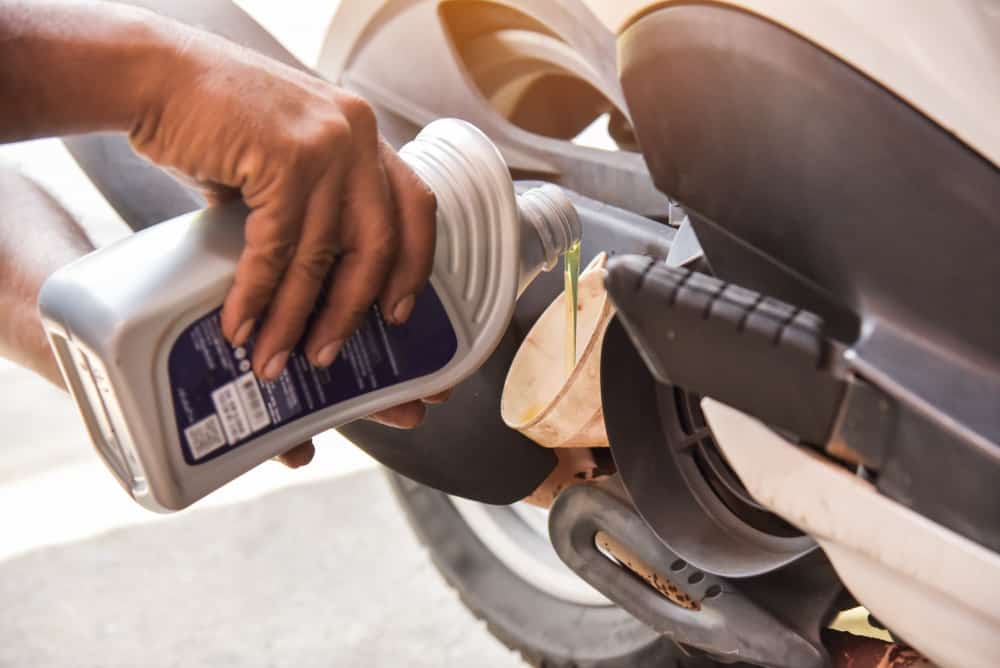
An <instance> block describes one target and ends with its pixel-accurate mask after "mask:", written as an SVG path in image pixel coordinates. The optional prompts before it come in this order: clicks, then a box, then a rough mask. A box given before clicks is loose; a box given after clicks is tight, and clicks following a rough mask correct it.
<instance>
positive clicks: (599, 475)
mask: <svg viewBox="0 0 1000 668" xmlns="http://www.w3.org/2000/svg"><path fill="white" fill-rule="evenodd" d="M553 452H554V453H555V455H556V457H557V459H558V460H559V463H558V464H557V465H556V467H555V468H554V469H552V473H550V474H549V476H548V477H547V478H546V479H545V480H544V481H543V482H542V484H541V485H539V486H538V488H537V489H535V491H534V492H532V493H531V496H529V497H527V498H525V499H524V501H525V502H527V503H530V504H531V505H533V506H538V507H539V508H548V507H550V506H551V505H552V503H553V502H554V501H555V500H556V497H557V496H559V495H560V494H562V493H563V492H564V491H566V490H567V489H569V488H570V487H572V486H574V485H581V484H584V483H588V482H597V481H599V480H605V479H606V478H607V477H608V476H610V475H611V474H612V473H614V465H613V464H611V463H609V462H608V459H609V458H608V457H606V456H599V455H597V453H598V452H600V450H599V449H597V448H557V449H555V450H553Z"/></svg>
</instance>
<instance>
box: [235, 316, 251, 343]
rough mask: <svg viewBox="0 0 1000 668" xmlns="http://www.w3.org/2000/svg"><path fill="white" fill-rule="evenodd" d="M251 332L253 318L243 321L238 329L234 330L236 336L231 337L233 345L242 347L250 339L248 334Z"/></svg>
mask: <svg viewBox="0 0 1000 668" xmlns="http://www.w3.org/2000/svg"><path fill="white" fill-rule="evenodd" d="M252 331H253V318H250V319H249V320H247V321H245V322H244V323H243V324H242V325H240V328H239V329H237V330H236V336H234V337H233V345H236V346H242V345H243V344H244V343H246V342H247V339H249V338H250V332H252Z"/></svg>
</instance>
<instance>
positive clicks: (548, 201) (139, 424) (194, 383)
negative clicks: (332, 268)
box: [40, 119, 580, 511]
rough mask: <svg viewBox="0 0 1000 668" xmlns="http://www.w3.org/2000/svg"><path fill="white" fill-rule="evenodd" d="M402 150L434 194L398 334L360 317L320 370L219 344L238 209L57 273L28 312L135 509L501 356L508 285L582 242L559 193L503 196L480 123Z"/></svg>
mask: <svg viewBox="0 0 1000 668" xmlns="http://www.w3.org/2000/svg"><path fill="white" fill-rule="evenodd" d="M400 155H401V156H402V157H403V159H404V160H406V162H407V163H408V164H409V165H410V166H411V167H412V168H413V169H414V171H415V172H416V173H417V174H419V175H420V177H421V178H422V179H423V180H424V181H425V182H426V183H427V185H428V186H429V187H430V188H431V189H432V190H433V191H434V193H435V195H436V196H437V201H438V219H437V225H438V230H437V247H436V251H435V256H434V268H433V272H432V275H431V279H430V285H429V287H428V288H427V289H426V290H425V291H424V293H423V294H422V295H420V297H419V298H418V299H417V305H416V307H415V308H414V311H413V314H412V316H411V318H410V320H409V322H408V323H406V324H405V325H402V326H398V327H396V326H389V325H387V324H386V323H385V321H384V320H383V319H382V317H381V314H380V313H379V312H378V309H377V308H375V307H373V308H372V311H371V313H370V314H369V317H368V318H367V320H366V322H365V324H364V325H363V326H362V327H361V329H360V330H359V331H358V332H357V333H356V334H355V335H354V336H353V337H352V338H351V339H350V340H349V341H348V343H347V344H346V345H345V346H344V349H343V352H342V353H341V355H340V357H339V358H338V360H337V361H336V362H335V363H334V365H333V366H332V367H330V369H328V370H320V369H316V368H314V367H312V366H311V365H310V364H309V363H308V361H307V360H306V357H305V355H304V354H303V352H302V350H301V349H297V350H296V351H295V353H294V354H293V355H292V357H291V359H290V360H289V363H288V366H287V368H286V370H285V372H284V373H283V374H282V376H281V377H280V378H278V379H277V380H276V381H274V382H272V383H263V382H261V381H259V380H258V379H257V378H256V377H255V376H254V375H253V373H252V371H250V364H249V359H250V357H251V355H252V352H253V339H251V340H250V341H249V342H248V343H247V345H246V346H245V347H243V348H236V349H234V348H232V347H231V346H230V345H229V344H228V343H227V342H226V341H225V339H224V338H223V337H222V334H221V330H220V327H219V311H220V306H221V304H222V300H223V298H224V296H225V294H226V292H227V290H228V288H229V286H230V285H231V283H232V278H233V273H234V270H235V267H236V262H237V259H238V257H239V254H240V252H241V250H242V246H243V223H244V220H245V216H246V210H245V209H244V208H242V207H241V206H239V205H227V206H224V207H219V208H213V209H207V210H204V211H201V212H197V213H193V214H189V215H186V216H181V217H180V218H176V219H174V220H170V221H167V222H165V223H162V224H160V225H157V226H155V227H152V228H150V229H148V230H144V231H142V232H140V233H138V234H135V235H133V236H131V237H128V238H126V239H124V240H122V241H120V242H118V243H116V244H113V245H112V246H109V247H106V248H103V249H101V250H99V251H97V252H95V253H92V254H91V255H88V256H87V257H84V258H82V259H80V260H78V261H77V262H74V263H72V264H71V265H69V266H67V267H65V268H63V269H61V270H60V271H58V272H56V273H55V274H54V275H53V276H52V277H51V278H50V279H49V280H48V281H47V282H46V284H45V285H44V287H43V289H42V293H41V297H40V309H41V313H42V319H43V322H44V324H45V328H46V331H47V333H48V335H49V340H50V342H51V344H52V347H53V349H54V350H55V352H56V356H57V358H58V360H59V364H60V366H61V368H62V371H63V375H64V377H65V378H66V381H67V384H68V385H69V388H70V390H71V392H72V395H73V398H74V399H75V400H76V403H77V405H78V407H79V409H80V414H81V416H82V417H83V420H84V422H85V423H86V426H87V429H88V431H89V432H90V436H91V439H92V440H93V442H94V444H95V446H96V448H97V450H98V452H99V453H100V454H101V455H102V457H103V458H104V460H105V461H106V463H107V464H108V466H109V468H110V469H111V470H112V471H113V472H114V473H115V475H116V476H117V477H118V479H119V481H120V482H121V483H122V485H123V486H124V487H125V488H126V489H127V490H128V491H129V492H130V493H131V494H132V496H133V497H134V498H135V499H136V501H138V502H139V503H141V504H142V505H144V506H145V507H147V508H150V509H152V510H157V511H171V510H179V509H181V508H184V507H186V506H188V505H190V504H191V503H193V502H194V501H196V500H197V499H199V498H201V497H202V496H204V495H206V494H208V493H209V492H211V491H213V490H215V489H217V488H218V487H221V486H222V485H224V484H225V483H227V482H229V481H230V480H232V479H234V478H236V477H237V476H239V475H241V474H243V473H244V472H246V471H248V470H249V469H251V468H253V467H254V466H257V465H258V464H260V463H262V462H264V461H266V460H268V459H270V458H271V457H273V456H275V455H277V454H279V453H282V452H284V451H286V450H288V449H289V448H291V447H292V446H294V445H295V444H297V443H301V442H303V441H304V440H306V439H307V438H309V437H311V436H314V435H315V434H317V433H320V432H322V431H325V430H327V429H330V428H332V427H336V426H338V425H342V424H344V423H346V422H350V421H352V420H355V419H358V418H361V417H364V416H366V415H369V414H371V413H374V412H377V411H379V410H382V409H384V408H388V407H390V406H394V405H397V404H400V403H403V402H406V401H410V400H413V399H417V398H420V397H424V396H429V395H432V394H435V393H437V392H440V391H443V390H446V389H448V388H450V387H453V386H454V385H456V384H458V383H459V382H460V381H462V380H463V379H464V378H466V377H467V376H469V375H470V374H471V373H473V372H474V371H475V370H476V369H478V368H479V366H480V365H482V363H483V362H484V361H485V360H486V359H487V357H489V355H490V354H491V353H492V352H493V350H494V348H495V347H496V346H497V345H498V343H499V341H500V339H501V337H502V335H503V332H504V331H505V330H506V328H507V326H508V324H509V322H510V319H511V317H512V315H513V310H514V302H515V300H516V298H517V297H518V295H519V294H520V293H521V291H522V290H523V289H524V288H525V287H526V286H527V285H528V284H529V283H530V282H531V281H532V280H533V279H534V278H535V277H536V276H537V275H538V274H539V272H541V271H542V270H544V269H551V268H552V267H553V266H555V264H556V262H557V260H558V258H559V256H560V255H561V254H562V253H564V252H565V251H566V250H567V249H568V248H569V247H570V245H571V244H572V243H573V242H574V241H577V240H579V238H580V223H579V220H578V218H577V216H576V211H575V209H574V208H573V205H572V203H571V202H570V201H569V199H568V198H567V197H566V195H565V194H563V192H562V191H561V190H560V189H559V188H557V187H555V186H544V187H542V188H539V189H537V190H533V191H530V192H528V193H525V194H524V195H521V196H515V194H514V188H513V184H512V183H511V179H510V175H509V172H508V170H507V166H506V164H505V163H504V161H503V158H502V157H501V155H500V153H499V151H498V150H497V148H496V147H495V146H494V145H493V144H492V143H491V142H490V140H489V139H487V138H486V137H485V136H484V135H483V134H482V133H481V132H480V131H479V130H477V129H476V128H474V127H472V126H471V125H469V124H467V123H464V122H462V121H457V120H451V119H446V120H441V121H436V122H434V123H432V124H431V125H429V126H427V127H426V128H425V129H424V130H423V131H422V132H421V133H420V135H419V136H418V137H417V138H416V139H415V140H414V141H413V142H411V143H410V144H408V145H407V146H405V147H404V148H403V149H402V151H401V153H400Z"/></svg>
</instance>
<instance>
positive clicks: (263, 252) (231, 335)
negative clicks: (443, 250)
mask: <svg viewBox="0 0 1000 668" xmlns="http://www.w3.org/2000/svg"><path fill="white" fill-rule="evenodd" d="M164 68H165V71H164V73H163V75H162V78H163V80H162V82H161V85H160V86H158V87H157V89H158V90H159V91H160V92H159V93H158V94H157V95H155V96H153V97H152V98H151V99H150V100H149V101H147V103H146V105H145V106H144V112H143V113H142V114H141V115H140V118H139V120H138V122H137V123H136V124H135V126H134V128H133V130H132V132H131V135H130V136H131V140H132V143H133V146H134V147H135V148H136V150H137V151H138V152H140V153H141V154H143V155H145V156H146V157H148V158H149V159H150V160H152V161H154V162H157V163H159V164H161V165H164V166H167V167H169V168H172V169H173V170H175V171H177V172H180V173H181V174H184V175H186V176H187V177H188V178H189V179H192V180H194V181H196V182H197V183H198V184H200V185H201V186H202V187H203V188H204V189H205V190H206V193H207V194H208V195H209V198H210V200H213V201H216V200H218V199H220V198H225V197H231V196H234V195H239V196H242V198H243V200H244V201H245V202H246V204H247V205H248V207H249V208H250V210H251V212H250V215H249V217H248V219H247V222H246V231H245V238H246V247H245V250H244V251H243V254H242V256H241V258H240V260H239V264H238V266H237V270H236V275H235V280H234V284H233V286H232V288H231V290H230V291H229V294H228V295H227V297H226V300H225V303H224V306H223V312H222V329H223V332H224V334H225V335H226V337H227V338H228V339H229V340H230V341H231V342H232V343H233V344H234V345H240V344H242V343H244V342H245V340H246V339H247V338H248V337H249V335H250V334H251V332H252V331H254V330H255V329H256V331H257V340H256V345H255V351H254V358H253V367H254V371H255V372H256V373H257V375H258V376H259V377H261V378H262V379H264V380H273V379H274V378H276V377H278V376H279V375H280V373H281V372H282V370H283V368H284V366H285V364H286V362H287V360H288V355H289V352H290V351H291V350H292V348H293V347H294V346H295V345H296V343H297V342H298V341H299V339H300V338H301V337H302V335H303V333H304V330H305V327H306V322H307V319H308V318H309V316H310V314H311V313H312V312H313V309H314V307H317V306H318V312H317V315H316V318H315V320H314V321H313V324H312V326H311V328H310V331H309V332H308V333H307V335H306V339H305V341H306V343H305V349H306V353H307V355H308V356H309V359H310V361H311V362H312V363H313V364H315V365H316V366H319V367H326V366H329V365H330V364H331V363H332V362H333V361H334V359H335V358H336V355H337V354H338V352H339V351H340V348H341V346H342V345H343V343H344V341H345V340H346V339H347V338H348V337H349V336H350V335H351V334H352V333H353V332H354V330H355V329H356V328H357V326H358V325H359V324H360V322H361V321H362V319H363V318H364V316H365V314H366V313H367V310H368V308H369V307H370V306H371V304H372V303H373V302H375V301H376V300H378V302H379V303H380V305H381V308H382V311H383V313H384V315H385V317H386V319H387V321H389V322H390V323H394V324H399V323H402V322H405V321H406V320H407V319H408V318H409V315H410V312H411V311H412V308H413V304H414V297H415V295H416V294H417V293H418V291H419V290H421V289H422V288H423V286H424V284H425V282H426V280H427V277H428V275H429V273H430V270H431V262H432V260H433V250H434V240H435V239H434V233H435V202H434V196H433V194H432V193H431V192H430V190H429V189H428V188H427V187H426V186H425V185H424V184H423V182H421V181H420V179H419V178H418V177H417V176H416V175H415V174H414V173H413V172H412V171H411V170H410V169H409V168H408V167H407V166H406V165H405V163H403V161H402V160H401V159H400V158H399V157H398V156H397V155H396V153H395V152H394V151H393V150H392V148H391V147H389V146H388V145H387V144H386V143H385V142H384V141H382V140H380V138H379V136H378V132H377V128H376V121H375V117H374V114H373V112H372V110H371V107H370V106H369V105H368V104H367V103H366V102H364V101H363V100H361V99H359V98H357V97H355V96H354V95H352V94H350V93H348V92H346V91H343V90H341V89H339V88H337V87H335V86H332V85H330V84H329V83H327V82H324V81H322V80H320V79H317V78H315V77H312V76H310V75H308V74H305V73H303V72H300V71H298V70H295V69H292V68H290V67H287V66H285V65H282V64H280V63H278V62H276V61H272V60H270V59H268V58H266V57H264V56H261V55H259V54H256V53H253V52H250V51H248V50H245V49H242V48H241V47H238V46H236V45H234V44H231V43H229V42H226V41H224V40H221V39H218V38H215V37H213V36H210V35H207V34H203V33H200V32H197V31H191V33H189V34H185V35H184V40H183V46H182V47H181V46H179V47H178V48H177V49H176V52H175V53H174V54H173V57H172V58H170V59H168V60H167V62H166V63H165V65H164ZM331 271H332V277H331V285H330V289H329V293H328V296H327V297H326V298H325V301H324V303H323V304H317V303H316V302H317V299H318V298H319V295H320V291H321V288H322V287H323V284H324V282H325V280H326V278H327V276H328V275H329V274H330V272H331ZM422 411H423V404H422V403H420V402H414V403H412V404H407V405H406V406H403V407H399V408H397V409H392V410H391V411H387V412H386V414H388V417H386V414H382V416H381V421H387V422H393V423H397V424H400V425H403V426H406V425H412V424H415V423H416V422H419V419H420V417H422Z"/></svg>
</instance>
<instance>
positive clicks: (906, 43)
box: [586, 0, 1000, 165]
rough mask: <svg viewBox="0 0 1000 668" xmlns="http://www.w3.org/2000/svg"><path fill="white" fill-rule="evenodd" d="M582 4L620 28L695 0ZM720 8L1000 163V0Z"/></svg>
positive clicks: (768, 1)
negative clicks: (852, 71) (814, 49)
mask: <svg viewBox="0 0 1000 668" xmlns="http://www.w3.org/2000/svg"><path fill="white" fill-rule="evenodd" d="M586 2H587V4H588V5H590V6H591V8H592V9H593V10H594V12H595V13H596V14H597V15H598V16H600V17H601V19H602V20H603V21H604V22H605V23H606V24H607V25H608V26H610V27H611V28H612V29H613V30H616V31H619V32H620V31H621V30H622V29H624V28H625V27H627V26H628V25H629V24H630V23H632V22H633V21H634V20H635V19H636V18H637V17H639V16H642V15H643V14H645V13H648V12H649V11H652V10H655V9H657V8H661V7H666V6H670V5H682V4H692V3H691V2H690V0H667V1H665V2H664V1H659V2H656V1H651V0H586ZM716 4H721V5H730V6H732V7H736V8H739V9H742V10H745V11H747V12H750V13H752V14H756V15H758V16H761V17H763V18H766V19H769V20H771V21H773V22H774V23H777V24H779V25H781V26H784V27H786V28H788V29H789V30H791V31H792V32H795V33H797V34H799V35H800V36H802V37H804V38H805V39H807V40H809V41H810V42H812V43H814V44H816V45H817V46H819V47H821V48H823V49H824V50H826V51H828V52H830V53H832V54H833V55H835V56H837V57H838V58H840V59H841V60H843V61H844V62H846V63H848V64H850V65H852V66H853V67H855V68H856V69H858V70H860V71H861V72H863V73H864V74H866V75H867V76H868V77H870V78H871V79H873V80H874V81H877V82H878V83H880V84H881V85H883V86H884V87H886V88H887V89H888V90H890V91H892V92H893V93H895V94H896V95H898V96H899V97H901V98H902V99H904V100H906V101H907V102H908V103H909V104H911V105H912V106H913V107H915V108H916V109H918V110H920V111H921V112H922V113H923V114H924V115H926V116H927V117H929V118H930V119H932V120H934V121H935V122H937V123H938V124H939V125H941V126H942V127H944V128H945V129H947V130H949V131H950V132H951V133H953V134H954V135H955V136H957V137H958V138H959V139H960V140H962V141H963V142H964V143H965V144H967V145H968V146H970V147H971V148H972V149H974V150H975V151H977V152H978V153H979V154H980V155H982V156H983V157H985V158H987V159H988V160H990V161H991V162H992V163H993V164H995V165H1000V122H998V121H997V118H998V117H1000V2H997V1H996V0H720V1H719V2H717V3H716ZM663 38H664V39H669V35H664V36H663ZM928 159H932V158H931V157H930V156H928Z"/></svg>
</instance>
